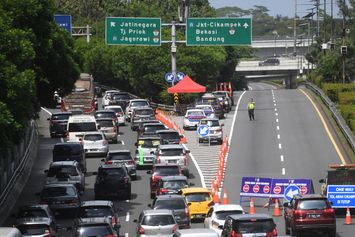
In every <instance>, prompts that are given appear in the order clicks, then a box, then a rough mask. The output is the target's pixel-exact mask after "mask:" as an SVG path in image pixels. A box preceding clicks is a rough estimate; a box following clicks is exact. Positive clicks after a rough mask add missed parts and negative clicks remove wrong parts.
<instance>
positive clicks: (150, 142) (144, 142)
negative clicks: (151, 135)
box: [138, 139, 160, 148]
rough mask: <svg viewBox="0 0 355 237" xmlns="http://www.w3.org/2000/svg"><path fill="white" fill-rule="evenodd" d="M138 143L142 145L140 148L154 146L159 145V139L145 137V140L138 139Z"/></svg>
mask: <svg viewBox="0 0 355 237" xmlns="http://www.w3.org/2000/svg"><path fill="white" fill-rule="evenodd" d="M138 145H139V146H142V148H155V147H158V146H159V145H160V140H155V139H154V140H150V139H145V140H139V141H138Z"/></svg>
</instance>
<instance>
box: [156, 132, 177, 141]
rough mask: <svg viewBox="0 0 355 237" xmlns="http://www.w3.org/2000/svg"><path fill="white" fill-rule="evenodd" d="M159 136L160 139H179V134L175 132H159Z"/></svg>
mask: <svg viewBox="0 0 355 237" xmlns="http://www.w3.org/2000/svg"><path fill="white" fill-rule="evenodd" d="M159 136H160V137H161V138H162V139H166V140H171V139H174V140H180V135H179V133H177V132H169V133H159Z"/></svg>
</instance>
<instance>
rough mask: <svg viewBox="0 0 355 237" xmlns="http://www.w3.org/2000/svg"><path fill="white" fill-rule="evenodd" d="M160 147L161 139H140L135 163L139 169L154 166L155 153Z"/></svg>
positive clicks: (150, 137)
mask: <svg viewBox="0 0 355 237" xmlns="http://www.w3.org/2000/svg"><path fill="white" fill-rule="evenodd" d="M159 145H160V138H159V137H157V136H149V137H139V138H138V140H137V142H136V147H137V149H136V154H135V158H134V159H135V161H136V164H137V168H143V167H147V166H152V165H153V160H154V152H155V150H156V149H157V147H158V146H159Z"/></svg>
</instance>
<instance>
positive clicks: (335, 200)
mask: <svg viewBox="0 0 355 237" xmlns="http://www.w3.org/2000/svg"><path fill="white" fill-rule="evenodd" d="M327 197H328V200H329V201H330V202H332V206H333V207H334V208H347V207H349V208H354V207H355V185H328V187H327Z"/></svg>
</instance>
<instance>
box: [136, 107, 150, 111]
mask: <svg viewBox="0 0 355 237" xmlns="http://www.w3.org/2000/svg"><path fill="white" fill-rule="evenodd" d="M147 109H150V110H153V108H152V107H150V106H140V107H137V108H134V111H137V110H147Z"/></svg>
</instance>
